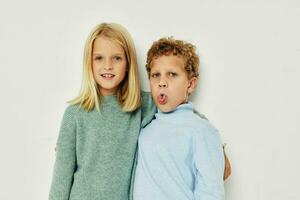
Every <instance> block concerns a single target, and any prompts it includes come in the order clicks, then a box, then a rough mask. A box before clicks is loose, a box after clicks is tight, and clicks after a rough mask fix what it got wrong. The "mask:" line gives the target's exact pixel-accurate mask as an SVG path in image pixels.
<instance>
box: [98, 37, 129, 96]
mask: <svg viewBox="0 0 300 200" xmlns="http://www.w3.org/2000/svg"><path fill="white" fill-rule="evenodd" d="M92 67H93V76H94V79H95V81H96V82H97V84H98V85H99V89H100V93H101V94H102V95H103V96H107V95H112V94H115V93H116V91H117V89H118V87H119V85H120V83H121V82H122V81H123V79H124V78H125V75H126V71H127V59H126V55H125V52H124V49H123V48H122V47H121V46H120V45H119V44H117V43H115V42H113V41H112V40H109V39H108V38H106V37H103V36H100V37H99V38H97V39H96V40H95V41H94V45H93V53H92Z"/></svg>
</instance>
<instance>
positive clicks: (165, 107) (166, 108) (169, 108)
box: [157, 105, 176, 113]
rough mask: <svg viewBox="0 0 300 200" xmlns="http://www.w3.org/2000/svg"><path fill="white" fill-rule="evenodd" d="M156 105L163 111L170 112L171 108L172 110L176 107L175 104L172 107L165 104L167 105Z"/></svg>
mask: <svg viewBox="0 0 300 200" xmlns="http://www.w3.org/2000/svg"><path fill="white" fill-rule="evenodd" d="M157 107H158V109H159V110H160V111H161V112H163V113H168V112H171V111H172V110H174V109H175V108H176V106H175V107H174V108H173V107H171V106H167V105H157Z"/></svg>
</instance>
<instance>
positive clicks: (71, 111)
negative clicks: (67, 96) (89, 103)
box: [64, 104, 86, 117]
mask: <svg viewBox="0 0 300 200" xmlns="http://www.w3.org/2000/svg"><path fill="white" fill-rule="evenodd" d="M83 112H86V111H85V110H84V109H83V108H82V107H81V106H80V105H79V104H70V105H68V106H67V107H66V108H65V112H64V115H67V116H70V117H75V116H77V115H80V114H82V113H83Z"/></svg>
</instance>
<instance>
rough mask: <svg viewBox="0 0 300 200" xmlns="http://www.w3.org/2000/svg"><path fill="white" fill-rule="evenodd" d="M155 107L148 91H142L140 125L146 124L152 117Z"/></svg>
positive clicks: (155, 110)
mask: <svg viewBox="0 0 300 200" xmlns="http://www.w3.org/2000/svg"><path fill="white" fill-rule="evenodd" d="M156 112H157V108H156V106H155V103H154V101H153V99H152V96H151V93H150V92H144V91H142V124H141V127H145V126H146V125H148V124H149V123H150V122H151V121H152V119H153V118H154V115H155V113H156Z"/></svg>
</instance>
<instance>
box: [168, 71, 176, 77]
mask: <svg viewBox="0 0 300 200" xmlns="http://www.w3.org/2000/svg"><path fill="white" fill-rule="evenodd" d="M169 76H170V77H175V76H177V73H175V72H170V73H169Z"/></svg>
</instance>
